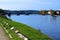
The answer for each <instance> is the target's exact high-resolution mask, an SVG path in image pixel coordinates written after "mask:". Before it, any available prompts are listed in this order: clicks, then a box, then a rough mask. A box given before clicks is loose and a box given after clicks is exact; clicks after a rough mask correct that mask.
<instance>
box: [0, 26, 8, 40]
mask: <svg viewBox="0 0 60 40" xmlns="http://www.w3.org/2000/svg"><path fill="white" fill-rule="evenodd" d="M0 40H8V37H6V35H5V32H4V30H3V29H2V27H0Z"/></svg>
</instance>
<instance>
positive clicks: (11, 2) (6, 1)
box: [0, 0, 60, 10]
mask: <svg viewBox="0 0 60 40" xmlns="http://www.w3.org/2000/svg"><path fill="white" fill-rule="evenodd" d="M0 8H2V9H10V10H42V9H46V10H48V9H56V10H60V0H0Z"/></svg>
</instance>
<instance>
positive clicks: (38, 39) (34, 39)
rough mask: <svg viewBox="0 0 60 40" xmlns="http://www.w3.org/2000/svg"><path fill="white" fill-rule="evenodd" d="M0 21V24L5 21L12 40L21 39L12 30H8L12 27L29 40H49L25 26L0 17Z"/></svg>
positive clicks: (49, 39)
mask: <svg viewBox="0 0 60 40" xmlns="http://www.w3.org/2000/svg"><path fill="white" fill-rule="evenodd" d="M0 19H1V20H0V22H1V23H3V21H6V22H7V23H8V24H9V26H7V27H6V29H7V30H8V31H9V33H10V34H11V35H12V36H13V39H14V40H17V39H18V40H22V39H21V38H19V37H18V36H17V35H16V34H15V33H14V32H13V31H12V30H10V28H11V27H12V26H14V28H15V29H17V30H19V32H20V33H21V34H23V35H24V36H26V37H27V38H28V39H29V40H51V38H49V37H48V36H46V35H45V34H44V33H42V32H41V31H38V30H35V29H33V28H31V27H30V26H27V25H26V24H22V23H18V22H15V21H12V20H9V19H5V18H1V17H0ZM3 25H4V24H3ZM11 40H12V39H11Z"/></svg>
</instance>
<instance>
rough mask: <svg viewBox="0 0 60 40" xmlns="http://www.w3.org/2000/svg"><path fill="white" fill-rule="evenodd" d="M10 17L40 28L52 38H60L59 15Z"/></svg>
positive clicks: (58, 39) (59, 39)
mask: <svg viewBox="0 0 60 40" xmlns="http://www.w3.org/2000/svg"><path fill="white" fill-rule="evenodd" d="M10 19H12V20H14V21H17V22H21V23H24V24H27V25H29V26H31V27H33V28H35V29H37V30H41V31H42V32H43V33H44V34H46V35H48V36H49V37H51V38H52V39H53V40H60V16H57V17H54V16H50V15H45V16H44V15H20V16H17V15H12V16H11V18H10Z"/></svg>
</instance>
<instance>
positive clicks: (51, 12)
mask: <svg viewBox="0 0 60 40" xmlns="http://www.w3.org/2000/svg"><path fill="white" fill-rule="evenodd" d="M1 14H2V15H8V16H11V15H22V14H23V15H30V14H38V15H52V16H54V15H60V10H52V9H50V10H4V9H0V15H1Z"/></svg>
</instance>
